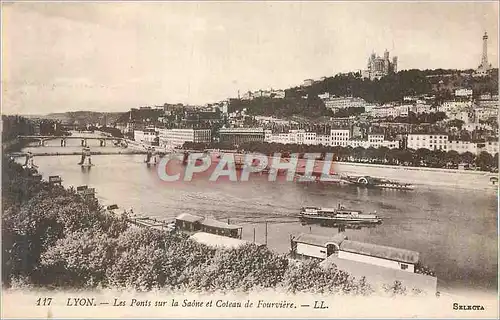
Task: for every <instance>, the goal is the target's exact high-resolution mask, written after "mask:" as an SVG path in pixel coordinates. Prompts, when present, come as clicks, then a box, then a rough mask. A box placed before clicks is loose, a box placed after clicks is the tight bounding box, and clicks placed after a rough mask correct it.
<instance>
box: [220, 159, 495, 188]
mask: <svg viewBox="0 0 500 320" xmlns="http://www.w3.org/2000/svg"><path fill="white" fill-rule="evenodd" d="M210 156H211V160H212V163H215V162H218V161H219V160H220V159H219V153H218V152H210ZM245 156H247V155H246V154H242V153H234V158H235V161H237V162H238V161H244V159H245ZM273 161H276V162H280V161H286V159H278V158H274V157H269V160H268V163H269V164H270V163H272V162H273ZM305 166H306V159H299V160H298V164H297V173H303V172H304V170H305ZM324 168H327V169H328V168H330V173H331V174H332V173H333V174H337V175H357V176H371V177H375V178H383V179H391V180H396V181H398V182H401V183H409V184H413V185H414V186H415V187H417V188H418V187H442V188H459V189H470V190H486V191H488V192H497V191H498V184H493V183H492V182H491V181H490V178H492V177H497V178H498V176H499V175H498V173H491V172H487V171H473V170H458V169H440V168H429V167H409V166H394V165H384V164H371V163H357V162H332V163H328V162H326V161H322V160H316V161H315V163H314V167H313V169H312V172H314V173H322V172H323V170H324Z"/></svg>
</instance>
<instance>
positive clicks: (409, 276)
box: [320, 255, 438, 295]
mask: <svg viewBox="0 0 500 320" xmlns="http://www.w3.org/2000/svg"><path fill="white" fill-rule="evenodd" d="M320 265H321V266H322V267H324V268H329V267H331V266H333V265H334V266H335V267H336V268H338V269H339V270H343V271H346V272H348V273H349V274H350V275H351V276H353V277H355V278H356V279H361V278H365V279H366V282H367V283H369V284H370V285H371V286H372V288H373V289H374V290H375V291H381V292H384V291H385V288H386V286H387V285H389V284H393V283H394V282H395V281H399V282H400V283H401V284H402V286H404V287H405V288H407V290H412V289H418V290H421V291H423V292H425V293H427V294H430V295H434V294H435V293H436V292H437V282H438V281H437V280H438V279H437V278H436V277H433V276H429V275H424V274H419V273H411V272H407V271H406V270H397V269H393V268H386V267H381V266H377V265H373V264H371V263H365V262H359V261H354V260H347V259H341V258H339V257H338V256H336V255H331V256H329V257H328V258H327V259H326V260H324V261H322V262H321V263H320Z"/></svg>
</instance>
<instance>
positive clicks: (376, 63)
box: [362, 50, 398, 80]
mask: <svg viewBox="0 0 500 320" xmlns="http://www.w3.org/2000/svg"><path fill="white" fill-rule="evenodd" d="M397 66H398V57H393V58H392V62H391V61H390V59H389V51H387V50H385V52H384V57H380V56H377V55H376V54H375V53H372V54H371V55H370V57H369V58H368V65H367V69H366V70H364V71H363V72H362V75H363V77H364V78H369V79H370V80H374V79H380V78H382V77H384V76H386V75H388V74H390V73H396V72H397Z"/></svg>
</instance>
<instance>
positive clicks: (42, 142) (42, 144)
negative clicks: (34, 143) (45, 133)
mask: <svg viewBox="0 0 500 320" xmlns="http://www.w3.org/2000/svg"><path fill="white" fill-rule="evenodd" d="M38 145H39V146H40V147H43V146H45V140H43V139H40V141H39V142H38Z"/></svg>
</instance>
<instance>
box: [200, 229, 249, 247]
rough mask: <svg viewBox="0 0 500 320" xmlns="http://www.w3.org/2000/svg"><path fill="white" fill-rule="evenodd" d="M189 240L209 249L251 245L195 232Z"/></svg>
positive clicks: (233, 239)
mask: <svg viewBox="0 0 500 320" xmlns="http://www.w3.org/2000/svg"><path fill="white" fill-rule="evenodd" d="M191 239H193V240H194V241H196V242H198V243H201V244H204V245H206V246H209V247H216V248H217V247H221V248H227V249H235V248H238V247H240V246H243V245H245V244H249V243H252V242H249V241H245V240H240V239H235V238H230V237H224V236H219V235H216V234H211V233H206V232H197V233H195V234H194V235H192V236H191Z"/></svg>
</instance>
